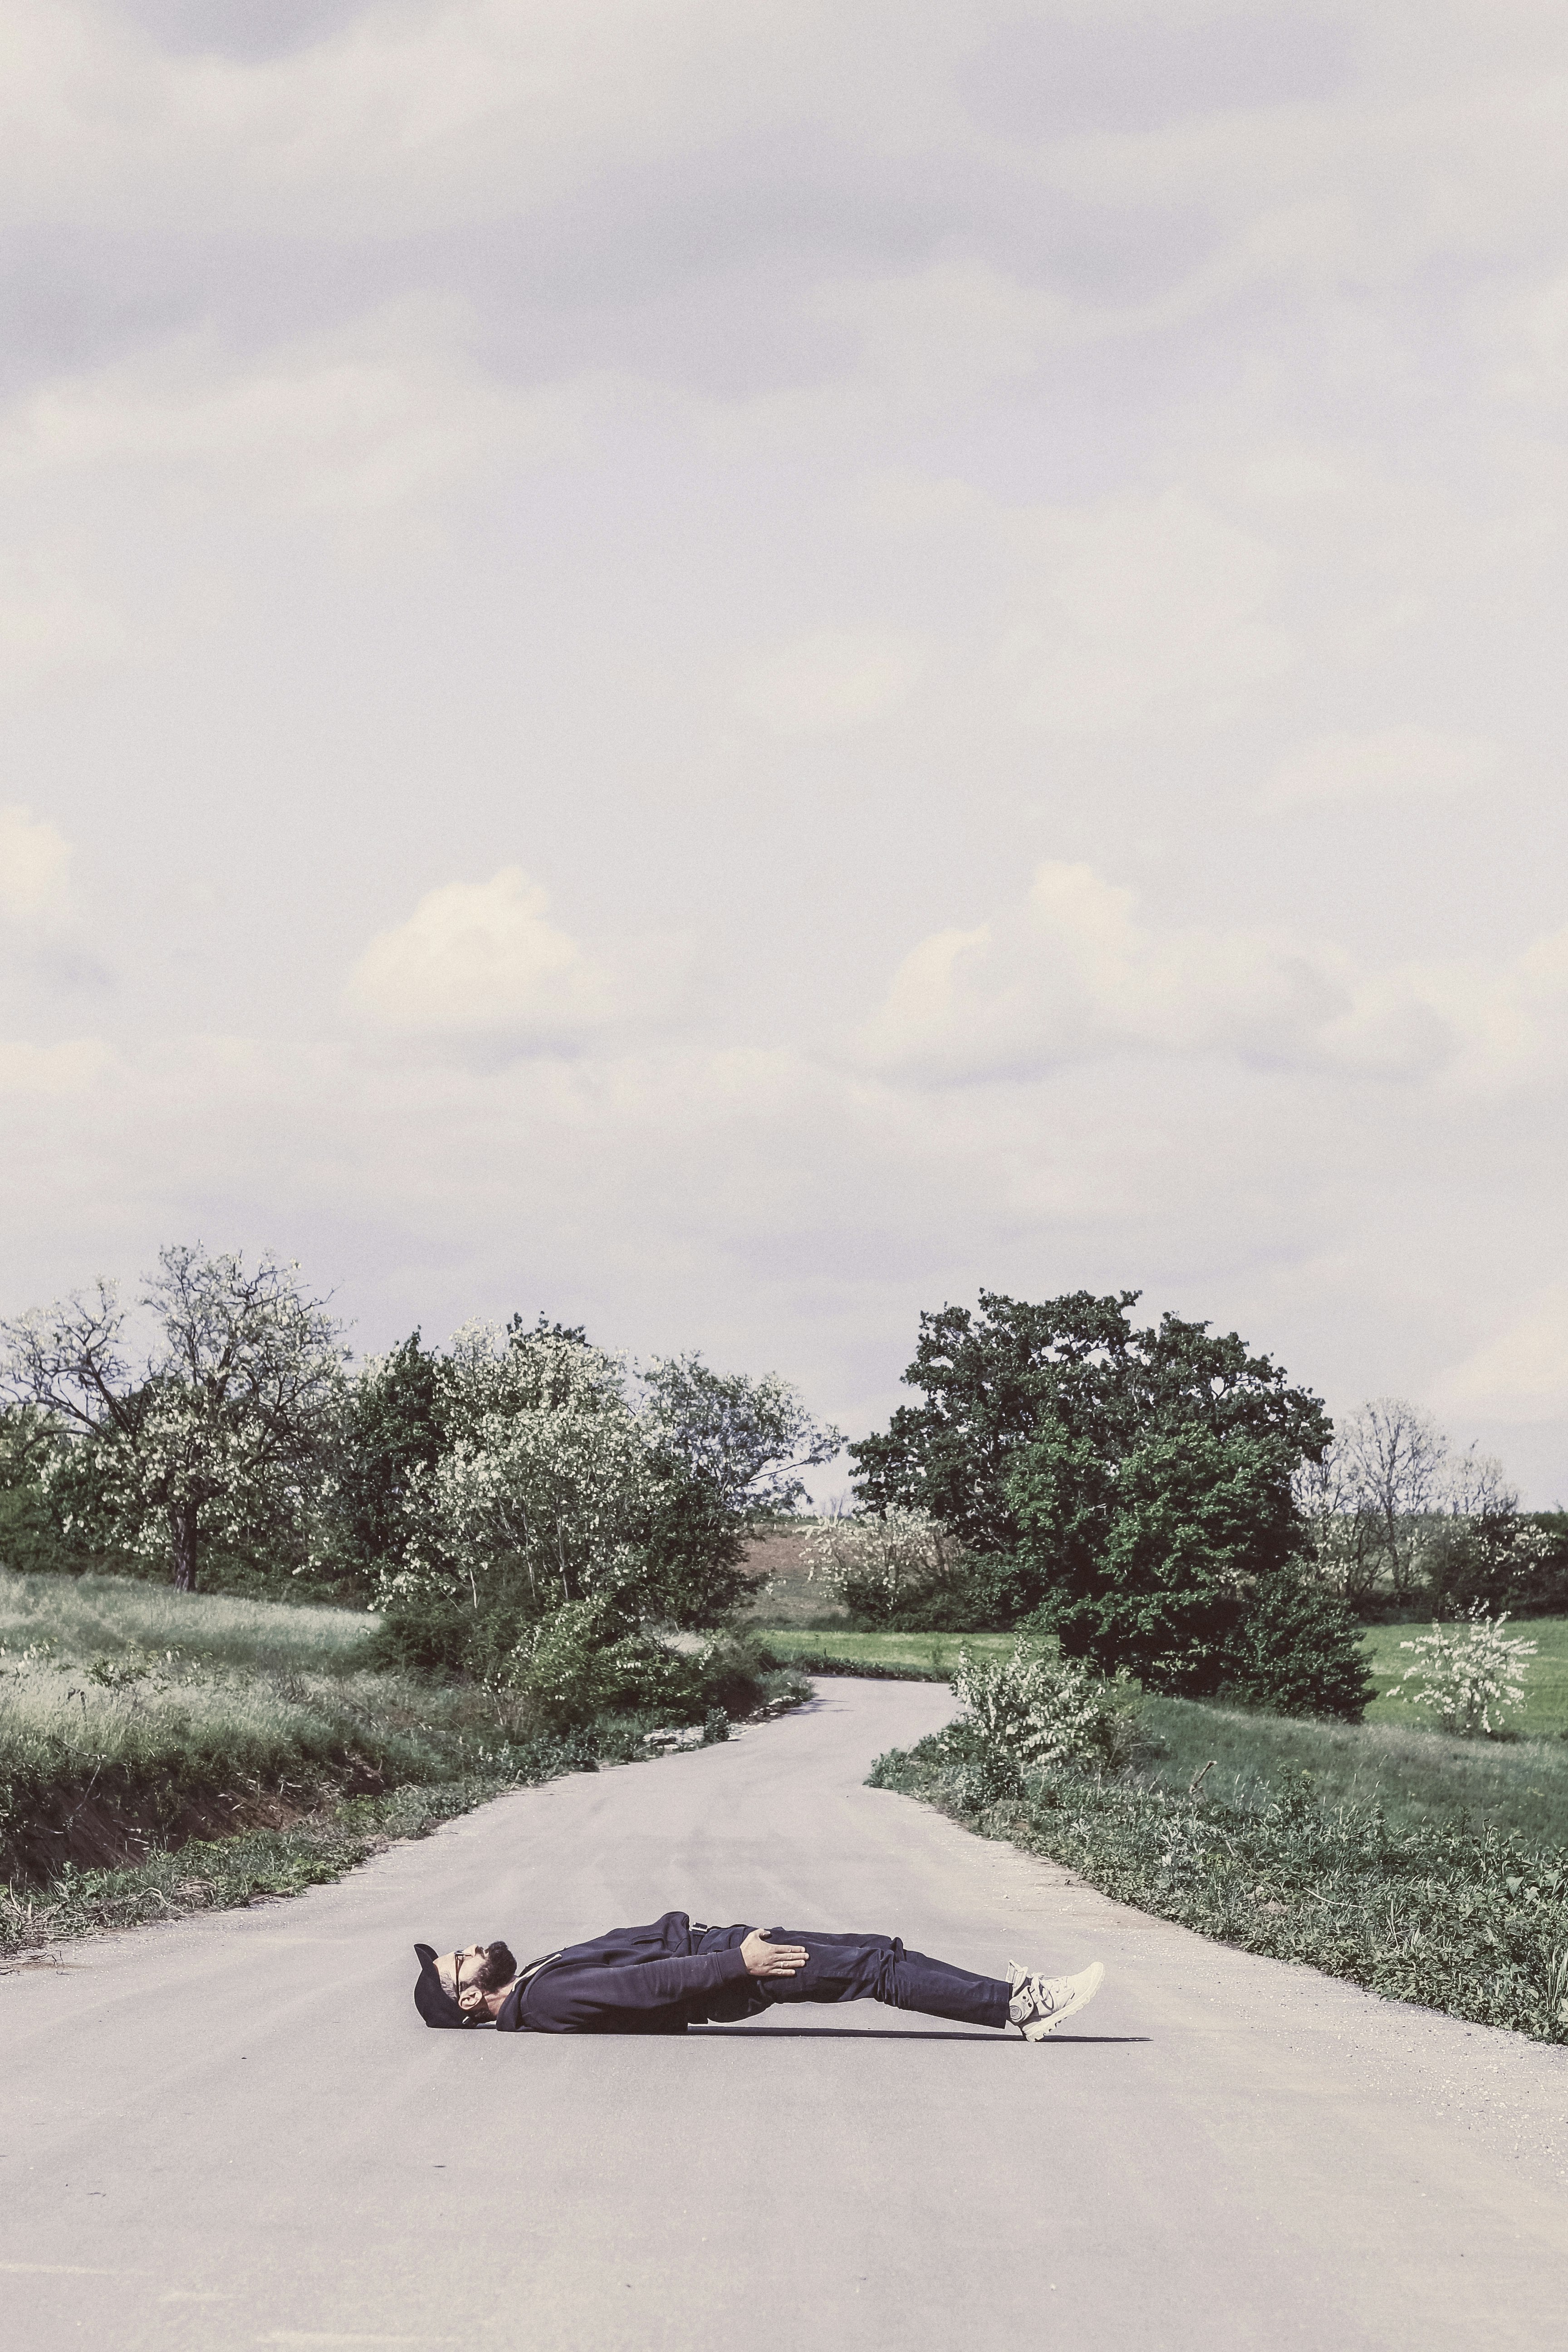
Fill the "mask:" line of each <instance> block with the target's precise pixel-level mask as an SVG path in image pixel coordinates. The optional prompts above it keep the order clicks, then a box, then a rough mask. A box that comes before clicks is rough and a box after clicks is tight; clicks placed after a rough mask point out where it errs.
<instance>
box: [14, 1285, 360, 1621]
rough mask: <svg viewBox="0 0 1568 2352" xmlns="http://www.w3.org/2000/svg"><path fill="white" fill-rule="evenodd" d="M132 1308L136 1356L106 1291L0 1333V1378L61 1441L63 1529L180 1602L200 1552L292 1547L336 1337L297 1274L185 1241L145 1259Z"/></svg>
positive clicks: (336, 1381) (311, 1477)
mask: <svg viewBox="0 0 1568 2352" xmlns="http://www.w3.org/2000/svg"><path fill="white" fill-rule="evenodd" d="M137 1306H138V1308H139V1310H140V1314H141V1317H142V1319H143V1322H144V1324H145V1325H146V1326H148V1327H150V1333H151V1337H150V1343H149V1344H148V1345H147V1346H146V1348H145V1349H144V1350H142V1351H140V1353H139V1357H138V1359H137V1360H132V1355H131V1353H130V1352H129V1327H130V1322H131V1318H130V1316H129V1313H128V1311H127V1310H126V1309H125V1308H124V1307H121V1303H120V1299H119V1295H118V1292H117V1290H116V1287H115V1286H114V1285H113V1284H112V1283H108V1282H102V1281H100V1283H98V1284H97V1285H96V1286H95V1287H94V1289H93V1290H92V1291H90V1292H87V1293H79V1294H77V1295H75V1296H74V1297H70V1298H68V1299H66V1300H65V1301H63V1302H62V1303H61V1304H60V1305H58V1306H56V1307H50V1308H47V1309H36V1310H35V1311H34V1312H32V1313H31V1314H27V1315H24V1316H22V1317H20V1318H17V1319H16V1320H15V1321H13V1322H11V1323H8V1324H5V1325H0V1346H3V1347H4V1349H5V1386H6V1388H7V1390H8V1391H9V1393H10V1395H11V1396H12V1398H13V1399H15V1400H16V1401H17V1402H26V1403H29V1404H32V1405H34V1406H36V1407H37V1408H38V1409H40V1410H41V1411H43V1412H46V1413H47V1414H48V1415H49V1417H50V1419H51V1421H52V1423H53V1424H54V1426H55V1428H56V1429H57V1430H58V1433H59V1434H60V1436H61V1437H62V1439H63V1440H64V1441H65V1444H64V1445H63V1447H62V1448H61V1450H60V1452H59V1453H58V1454H57V1455H56V1456H55V1458H54V1460H53V1461H52V1462H51V1464H50V1465H49V1470H48V1476H49V1478H50V1481H51V1484H52V1483H53V1482H54V1481H56V1480H58V1484H59V1492H60V1495H61V1496H62V1497H63V1498H64V1501H65V1505H66V1507H65V1509H64V1511H63V1513H62V1517H63V1518H64V1523H65V1526H66V1530H67V1532H68V1533H69V1532H70V1531H71V1530H72V1528H75V1527H78V1526H81V1527H84V1528H92V1529H93V1530H95V1531H96V1532H97V1533H98V1535H99V1537H100V1539H102V1538H104V1537H105V1536H107V1537H108V1538H110V1539H112V1540H114V1541H116V1542H118V1543H120V1544H121V1545H122V1546H123V1547H124V1549H126V1550H128V1551H132V1552H135V1553H140V1554H142V1556H143V1557H148V1558H155V1559H159V1560H160V1561H163V1562H166V1563H167V1565H168V1568H169V1571H170V1575H171V1578H172V1580H173V1581H174V1585H175V1586H176V1587H177V1588H178V1589H179V1590H181V1591H195V1589H196V1586H197V1582H198V1579H199V1575H200V1567H201V1559H202V1555H203V1551H204V1549H205V1547H206V1546H207V1545H209V1544H212V1543H217V1544H220V1545H224V1546H226V1547H234V1548H251V1549H253V1548H255V1547H257V1546H264V1545H267V1544H275V1545H277V1546H279V1548H281V1549H292V1548H297V1547H299V1546H300V1545H302V1539H303V1538H302V1530H303V1527H304V1523H305V1520H306V1517H307V1515H308V1512H309V1508H310V1501H311V1498H312V1494H313V1489H314V1486H315V1482H316V1480H317V1477H318V1476H319V1474H320V1467H321V1442H322V1438H323V1434H324V1432H325V1429H326V1426H327V1423H328V1420H329V1417H330V1415H331V1412H332V1409H333V1406H334V1404H335V1402H336V1400H337V1397H338V1393H339V1391H340V1388H341V1385H342V1367H343V1361H344V1355H343V1350H342V1347H341V1345H340V1344H339V1330H340V1327H339V1325H338V1324H337V1322H336V1321H335V1320H334V1318H332V1317H331V1316H330V1315H329V1314H328V1312H327V1309H326V1303H325V1301H324V1300H321V1299H317V1298H312V1297H309V1296H307V1294H306V1293H305V1292H304V1291H303V1290H302V1289H301V1287H300V1281H299V1274H298V1268H297V1267H295V1266H293V1265H284V1264H281V1263H279V1261H278V1260H277V1259H275V1258H272V1257H270V1256H268V1257H263V1258H262V1259H261V1260H260V1262H259V1263H258V1265H256V1266H254V1267H247V1265H246V1264H245V1262H244V1260H243V1258H242V1257H240V1256H239V1255H210V1254H209V1253H208V1252H207V1251H205V1250H204V1249H203V1248H202V1247H201V1246H200V1245H199V1244H197V1245H195V1246H194V1247H183V1246H182V1247H174V1248H170V1249H165V1250H163V1251H161V1252H160V1253H159V1257H158V1271H157V1272H156V1274H154V1275H152V1276H148V1278H147V1286H146V1288H145V1289H144V1290H143V1292H142V1296H141V1297H140V1298H139V1300H138V1302H137Z"/></svg>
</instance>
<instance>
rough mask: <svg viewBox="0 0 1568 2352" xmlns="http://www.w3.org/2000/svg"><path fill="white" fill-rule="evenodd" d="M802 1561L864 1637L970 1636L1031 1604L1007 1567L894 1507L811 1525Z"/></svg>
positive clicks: (1021, 1580) (1010, 1563)
mask: <svg viewBox="0 0 1568 2352" xmlns="http://www.w3.org/2000/svg"><path fill="white" fill-rule="evenodd" d="M805 1560H806V1575H807V1578H808V1580H810V1581H812V1582H814V1583H820V1584H823V1585H826V1588H827V1590H828V1591H829V1592H830V1593H831V1594H832V1595H833V1597H834V1598H835V1599H836V1600H838V1601H842V1603H843V1605H844V1607H845V1608H846V1610H847V1612H848V1614H849V1622H850V1623H851V1625H854V1626H857V1627H858V1628H859V1629H860V1630H862V1631H863V1632H867V1633H881V1632H893V1631H897V1632H900V1633H981V1632H983V1631H985V1630H987V1629H989V1628H991V1627H993V1626H1007V1625H1012V1624H1015V1623H1016V1622H1017V1619H1018V1617H1019V1616H1020V1615H1021V1613H1022V1612H1023V1611H1024V1609H1026V1607H1028V1606H1029V1605H1030V1604H1031V1602H1032V1601H1033V1600H1034V1599H1035V1598H1036V1597H1037V1595H1036V1590H1035V1587H1034V1586H1033V1585H1032V1584H1031V1583H1029V1582H1028V1580H1027V1579H1026V1578H1025V1577H1024V1576H1023V1575H1022V1573H1021V1571H1020V1570H1019V1568H1018V1565H1017V1563H1016V1561H1015V1560H1012V1559H1007V1558H1005V1557H1003V1556H1002V1555H1000V1554H996V1553H984V1554H982V1553H978V1552H972V1551H969V1550H966V1549H965V1548H964V1547H963V1545H962V1544H961V1543H959V1542H958V1541H956V1539H955V1538H954V1537H953V1536H952V1534H951V1532H950V1531H949V1530H948V1529H947V1528H944V1527H943V1526H942V1521H941V1520H940V1519H936V1518H933V1517H931V1513H930V1512H929V1511H921V1510H911V1509H906V1508H905V1507H902V1506H901V1505H899V1504H892V1505H889V1507H888V1508H886V1509H885V1510H878V1511H853V1512H850V1511H841V1512H835V1513H834V1514H833V1515H832V1516H831V1517H828V1518H826V1519H821V1520H818V1522H817V1524H816V1527H814V1528H812V1530H811V1532H810V1534H809V1535H808V1536H807V1538H806V1542H805Z"/></svg>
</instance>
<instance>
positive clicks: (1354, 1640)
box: [1220, 1568, 1377, 1723]
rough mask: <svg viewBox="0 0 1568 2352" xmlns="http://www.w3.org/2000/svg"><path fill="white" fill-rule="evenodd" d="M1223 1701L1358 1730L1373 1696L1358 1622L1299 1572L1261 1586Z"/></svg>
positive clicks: (1283, 1573)
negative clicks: (1331, 1718) (1337, 1721)
mask: <svg viewBox="0 0 1568 2352" xmlns="http://www.w3.org/2000/svg"><path fill="white" fill-rule="evenodd" d="M1227 1664H1228V1672H1227V1675H1226V1681H1225V1683H1224V1684H1223V1685H1222V1686H1221V1692H1220V1696H1222V1697H1229V1698H1234V1699H1236V1700H1238V1701H1239V1702H1240V1703H1241V1704H1242V1705H1243V1706H1260V1707H1267V1708H1268V1710H1269V1712H1270V1713H1272V1714H1274V1715H1320V1716H1334V1717H1339V1719H1340V1720H1341V1721H1342V1722H1345V1723H1359V1722H1360V1721H1361V1718H1362V1716H1363V1713H1364V1711H1365V1708H1366V1704H1367V1701H1368V1700H1369V1699H1370V1698H1373V1696H1375V1695H1376V1689H1377V1685H1376V1684H1375V1683H1373V1681H1371V1680H1370V1678H1369V1676H1368V1675H1367V1670H1366V1660H1365V1657H1364V1656H1363V1653H1362V1647H1361V1639H1360V1634H1359V1631H1358V1628H1357V1626H1356V1622H1355V1620H1354V1618H1353V1617H1352V1614H1351V1612H1350V1611H1349V1609H1348V1608H1347V1607H1346V1606H1345V1604H1344V1602H1343V1601H1342V1600H1340V1598H1339V1597H1338V1595H1337V1594H1335V1593H1332V1592H1328V1591H1324V1589H1323V1587H1322V1586H1321V1585H1319V1584H1312V1583H1309V1582H1308V1581H1307V1580H1306V1579H1305V1578H1304V1577H1302V1576H1301V1575H1300V1574H1299V1573H1298V1572H1297V1570H1295V1569H1294V1568H1287V1569H1282V1570H1279V1571H1278V1572H1277V1573H1276V1574H1274V1575H1273V1576H1266V1577H1263V1578H1260V1579H1259V1580H1258V1585H1257V1587H1256V1589H1255V1590H1254V1591H1253V1592H1252V1594H1251V1596H1250V1598H1249V1601H1248V1603H1247V1610H1246V1612H1245V1614H1244V1615H1243V1617H1242V1618H1241V1621H1240V1622H1239V1623H1238V1624H1237V1629H1236V1632H1235V1633H1234V1634H1233V1635H1232V1637H1231V1643H1230V1650H1229V1657H1228V1662H1227Z"/></svg>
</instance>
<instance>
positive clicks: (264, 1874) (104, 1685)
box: [0, 1575, 805, 1949]
mask: <svg viewBox="0 0 1568 2352" xmlns="http://www.w3.org/2000/svg"><path fill="white" fill-rule="evenodd" d="M373 1631H374V1624H373V1622H372V1621H369V1620H367V1618H366V1617H365V1615H364V1614H363V1612H350V1611H344V1610H335V1609H319V1610H304V1609H297V1608H288V1607H281V1606H279V1605H277V1604H268V1603H266V1602H258V1601H237V1600H232V1599H226V1598H221V1597H210V1596H207V1595H192V1594H181V1593H175V1592H173V1591H160V1590H158V1589H156V1588H153V1587H149V1586H147V1585H143V1584H140V1583H133V1582H131V1581H129V1580H120V1579H114V1578H96V1579H83V1580H80V1581H75V1580H66V1579H63V1578H59V1577H54V1576H35V1577H23V1576H13V1575H0V1949H5V1948H11V1949H15V1948H16V1947H17V1945H18V1944H19V1943H23V1942H26V1941H28V1940H36V1939H37V1937H38V1936H39V1935H41V1934H44V1933H48V1934H58V1933H67V1932H76V1931H77V1930H78V1929H79V1927H82V1926H92V1925H98V1926H102V1925H107V1924H114V1923H115V1922H116V1921H119V1920H122V1919H124V1918H127V1917H146V1916H153V1917H166V1916H170V1914H171V1913H172V1912H174V1911H177V1910H180V1909H182V1908H183V1909H187V1910H188V1909H193V1908H195V1909H205V1908H208V1907H212V1906H214V1905H215V1904H217V1903H221V1902H229V1901H246V1900H249V1899H251V1897H252V1896H253V1895H255V1894H257V1893H273V1894H280V1893H286V1892H289V1891H291V1890H292V1888H293V1887H294V1886H295V1885H310V1884H313V1883H314V1882H315V1881H316V1880H317V1879H319V1878H321V1877H330V1876H332V1875H334V1874H336V1872H337V1871H338V1870H339V1869H340V1868H346V1867H348V1866H349V1864H351V1863H352V1862H353V1861H355V1860H357V1859H359V1858H360V1857H361V1855H362V1854H363V1853H364V1852H368V1851H372V1850H374V1842H375V1841H376V1840H378V1839H379V1840H381V1841H382V1842H384V1841H385V1839H386V1838H387V1837H389V1836H393V1835H396V1836H404V1835H413V1834H417V1833H419V1832H418V1823H419V1822H421V1821H423V1822H426V1826H428V1825H432V1824H433V1823H434V1822H436V1821H437V1820H443V1819H446V1818H447V1816H448V1815H449V1814H450V1813H452V1812H454V1811H463V1810H465V1809H466V1808H467V1807H468V1805H471V1804H477V1803H479V1802H482V1801H483V1800H484V1799H485V1798H486V1797H488V1796H489V1795H492V1794H494V1793H495V1791H496V1790H499V1789H502V1788H510V1787H516V1786H519V1785H520V1784H523V1783H527V1782H531V1781H537V1780H546V1779H549V1778H551V1777H552V1776H553V1775H554V1774H556V1773H559V1772H563V1771H572V1770H580V1769H592V1768H593V1767H594V1766H595V1764H596V1763H599V1762H616V1763H618V1762H629V1761H634V1760H640V1759H646V1758H647V1757H649V1756H650V1755H651V1754H653V1753H654V1752H656V1751H655V1750H654V1749H653V1748H650V1746H649V1744H648V1737H647V1736H648V1734H649V1733H650V1732H652V1731H654V1730H656V1729H657V1728H659V1726H658V1725H657V1724H656V1722H655V1719H654V1717H652V1716H651V1715H650V1716H647V1717H639V1716H637V1715H617V1716H614V1717H603V1718H601V1719H599V1720H598V1721H596V1722H595V1723H593V1724H590V1725H588V1726H586V1727H583V1728H581V1729H575V1730H572V1731H570V1732H567V1733H564V1734H558V1733H552V1732H550V1731H548V1730H545V1729H542V1728H541V1727H539V1725H538V1724H537V1723H536V1722H534V1721H532V1720H531V1718H530V1717H529V1716H528V1714H527V1711H526V1708H525V1707H524V1706H523V1705H522V1704H521V1703H520V1702H518V1701H516V1700H515V1699H512V1698H510V1697H509V1696H507V1695H505V1694H502V1693H496V1692H493V1691H489V1690H486V1689H484V1688H481V1687H479V1686H478V1685H474V1684H467V1683H458V1682H447V1683H431V1682H427V1681H422V1680H417V1679H416V1678H414V1677H412V1676H407V1675H400V1674H396V1673H391V1672H386V1671H375V1670H373V1669H372V1668H371V1667H370V1666H368V1665H367V1664H366V1663H365V1659H366V1655H367V1647H368V1643H369V1642H370V1639H371V1636H372V1633H373ZM752 1687H753V1688H754V1687H755V1685H752ZM804 1688H805V1685H803V1684H801V1682H800V1681H799V1678H798V1676H795V1675H792V1674H790V1673H789V1672H787V1671H785V1672H782V1673H776V1674H773V1675H769V1676H767V1677H764V1678H763V1696H765V1697H766V1698H767V1699H769V1700H772V1701H779V1700H787V1699H788V1698H789V1696H791V1695H792V1694H794V1693H798V1692H801V1691H803V1690H804ZM714 1728H715V1730H719V1729H721V1726H720V1725H717V1724H716V1725H715V1726H714ZM693 1736H695V1735H693ZM389 1823H395V1824H399V1826H395V1827H389V1826H388V1824H389ZM366 1840H369V1841H371V1843H370V1844H368V1845H367V1844H366V1843H365V1841H366ZM301 1873H303V1874H304V1875H303V1876H301V1875H300V1874H301ZM258 1874H259V1875H258ZM182 1890H183V1891H182ZM73 1921H74V1922H75V1923H76V1927H74V1928H73V1927H71V1925H70V1923H71V1922H73ZM40 1923H42V1924H40Z"/></svg>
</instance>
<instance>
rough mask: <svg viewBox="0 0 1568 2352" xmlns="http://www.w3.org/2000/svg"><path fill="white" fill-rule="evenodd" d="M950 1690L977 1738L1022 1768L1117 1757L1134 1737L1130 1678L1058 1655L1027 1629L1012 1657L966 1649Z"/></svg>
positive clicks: (1044, 1768) (971, 1736) (973, 1737)
mask: <svg viewBox="0 0 1568 2352" xmlns="http://www.w3.org/2000/svg"><path fill="white" fill-rule="evenodd" d="M952 1691H953V1696H954V1697H955V1698H957V1699H958V1700H959V1701H960V1703H961V1706H962V1713H961V1715H960V1717H959V1722H960V1726H961V1727H962V1728H963V1731H964V1732H966V1733H967V1734H968V1735H969V1739H970V1741H971V1742H972V1743H973V1746H975V1747H978V1748H981V1749H983V1750H986V1751H990V1752H991V1753H992V1754H993V1755H994V1756H996V1757H1001V1758H1006V1759H1011V1760H1012V1763H1013V1765H1014V1767H1015V1770H1016V1773H1017V1772H1022V1771H1026V1770H1032V1771H1053V1770H1058V1769H1060V1768H1061V1767H1063V1766H1064V1765H1073V1764H1113V1763H1118V1762H1120V1761H1121V1760H1123V1759H1125V1758H1126V1757H1127V1756H1128V1755H1129V1754H1130V1753H1131V1748H1132V1745H1133V1710H1134V1704H1135V1702H1134V1697H1133V1693H1132V1690H1131V1685H1129V1684H1127V1683H1125V1682H1121V1683H1110V1682H1105V1681H1103V1680H1101V1678H1100V1676H1099V1675H1095V1674H1093V1673H1091V1672H1090V1670H1089V1667H1087V1666H1085V1665H1082V1664H1079V1661H1078V1660H1077V1659H1074V1658H1060V1657H1055V1656H1053V1655H1052V1654H1050V1652H1048V1651H1047V1650H1045V1649H1042V1648H1040V1647H1039V1646H1038V1645H1035V1646H1031V1644H1030V1643H1028V1642H1027V1641H1026V1639H1025V1638H1024V1637H1023V1636H1022V1635H1020V1636H1019V1638H1018V1641H1017V1643H1016V1646H1015V1648H1014V1651H1013V1654H1012V1656H1011V1657H1010V1658H999V1659H977V1658H975V1657H973V1656H972V1655H971V1654H970V1652H969V1651H967V1650H964V1651H962V1652H961V1653H960V1654H959V1665H958V1672H957V1674H956V1675H954V1676H953V1679H952Z"/></svg>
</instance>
